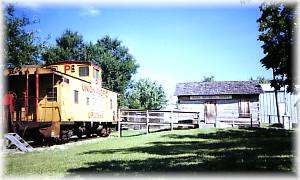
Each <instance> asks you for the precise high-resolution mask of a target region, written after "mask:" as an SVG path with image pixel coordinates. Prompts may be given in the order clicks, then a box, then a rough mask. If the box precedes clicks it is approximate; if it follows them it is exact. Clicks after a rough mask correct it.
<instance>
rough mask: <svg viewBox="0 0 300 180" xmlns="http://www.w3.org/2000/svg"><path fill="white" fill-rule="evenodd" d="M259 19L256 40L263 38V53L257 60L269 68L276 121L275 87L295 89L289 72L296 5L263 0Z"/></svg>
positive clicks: (289, 90)
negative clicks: (269, 2) (270, 70)
mask: <svg viewBox="0 0 300 180" xmlns="http://www.w3.org/2000/svg"><path fill="white" fill-rule="evenodd" d="M260 11H261V16H260V18H259V19H258V20H257V22H258V23H259V32H260V35H259V37H258V40H260V41H262V42H263V45H262V48H263V50H264V54H265V57H263V58H262V59H261V60H260V62H261V63H262V64H263V66H264V67H265V68H267V69H272V72H273V80H271V86H272V87H274V89H275V90H274V91H275V99H276V109H277V118H278V123H280V118H279V108H278V98H277V91H278V90H279V89H280V87H284V86H286V85H287V90H288V92H293V91H294V86H295V85H294V77H293V72H292V68H291V67H293V65H292V54H293V52H292V51H293V46H294V32H295V24H294V22H295V7H294V6H292V5H287V4H283V3H274V4H266V3H263V4H262V5H261V6H260Z"/></svg>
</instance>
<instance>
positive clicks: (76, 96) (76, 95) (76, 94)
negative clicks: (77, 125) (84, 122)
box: [74, 90, 78, 104]
mask: <svg viewBox="0 0 300 180" xmlns="http://www.w3.org/2000/svg"><path fill="white" fill-rule="evenodd" d="M74 103H75V104H78V91H76V90H74Z"/></svg>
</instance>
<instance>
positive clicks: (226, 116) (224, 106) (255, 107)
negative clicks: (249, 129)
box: [178, 95, 259, 122]
mask: <svg viewBox="0 0 300 180" xmlns="http://www.w3.org/2000/svg"><path fill="white" fill-rule="evenodd" d="M240 99H248V100H249V109H250V114H251V115H252V119H253V121H257V122H258V121H259V101H258V95H252V96H246V97H244V96H235V97H234V99H224V100H222V99H220V100H213V101H214V102H215V104H216V109H217V121H228V120H238V121H249V122H250V118H240V117H239V102H240ZM178 100H179V104H178V108H179V110H182V111H199V112H200V117H201V118H203V119H204V118H205V112H204V108H205V103H206V102H208V101H212V100H188V98H187V97H184V98H182V97H179V98H178Z"/></svg>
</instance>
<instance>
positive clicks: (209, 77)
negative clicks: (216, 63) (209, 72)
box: [202, 76, 215, 82]
mask: <svg viewBox="0 0 300 180" xmlns="http://www.w3.org/2000/svg"><path fill="white" fill-rule="evenodd" d="M214 79H215V76H207V77H206V76H203V80H202V82H213V81H214Z"/></svg>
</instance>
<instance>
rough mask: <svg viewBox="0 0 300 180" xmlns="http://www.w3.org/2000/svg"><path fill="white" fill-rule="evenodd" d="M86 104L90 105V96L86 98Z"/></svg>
mask: <svg viewBox="0 0 300 180" xmlns="http://www.w3.org/2000/svg"><path fill="white" fill-rule="evenodd" d="M86 105H87V106H88V105H90V98H88V97H87V98H86Z"/></svg>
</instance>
